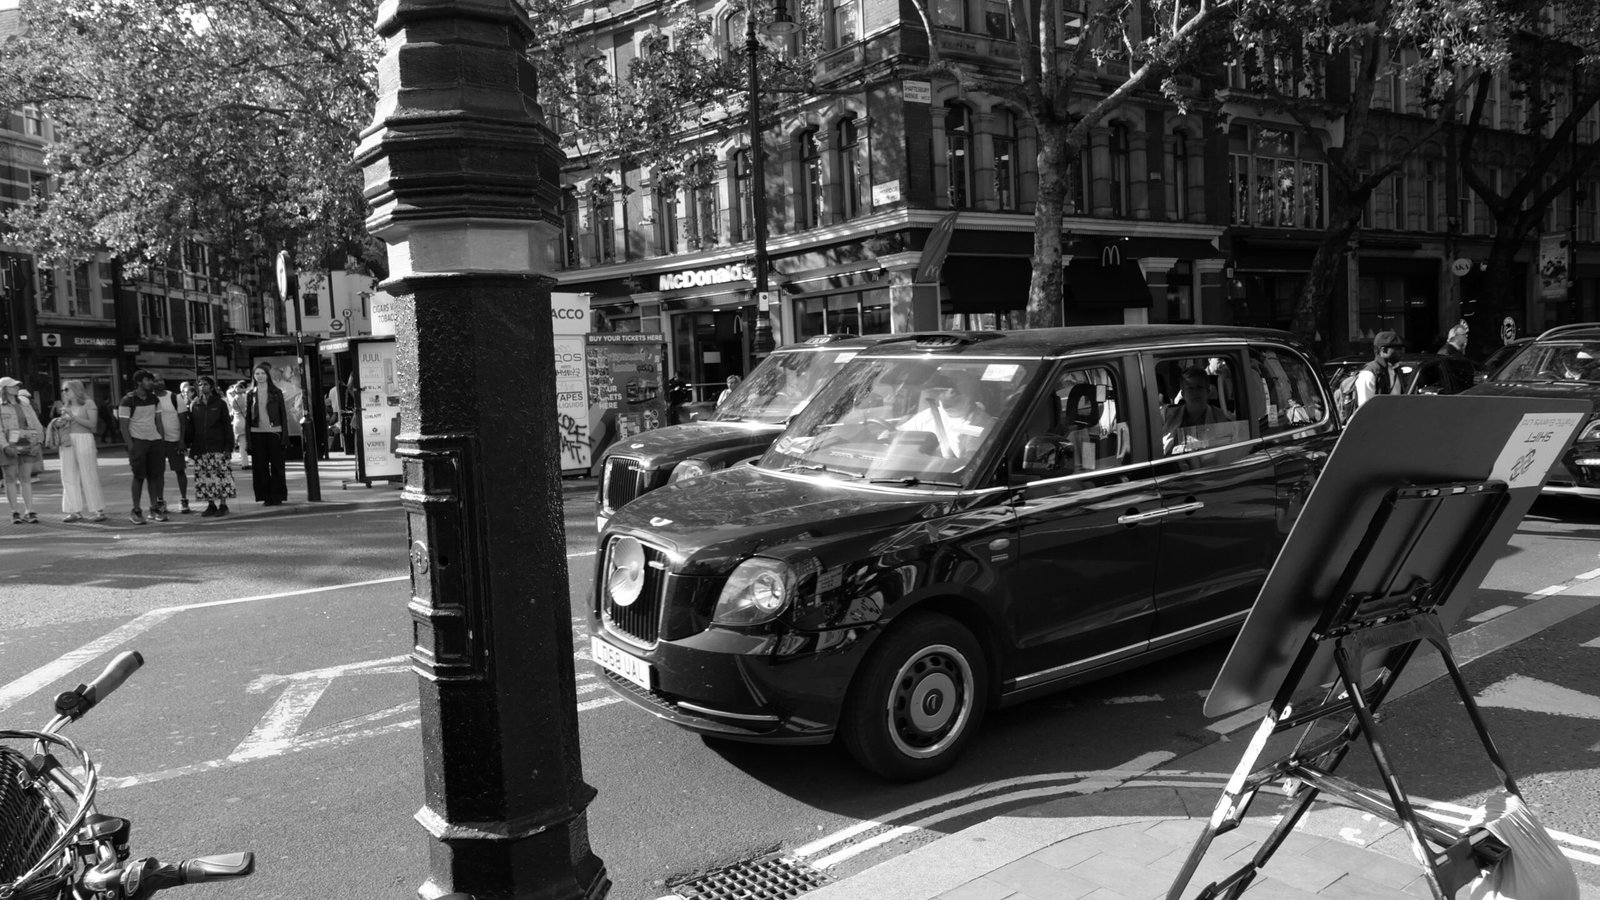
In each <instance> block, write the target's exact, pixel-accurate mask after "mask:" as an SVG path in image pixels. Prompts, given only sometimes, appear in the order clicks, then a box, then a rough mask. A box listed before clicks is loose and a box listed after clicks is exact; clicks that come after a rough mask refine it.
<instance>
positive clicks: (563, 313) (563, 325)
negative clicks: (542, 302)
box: [550, 293, 589, 335]
mask: <svg viewBox="0 0 1600 900" xmlns="http://www.w3.org/2000/svg"><path fill="white" fill-rule="evenodd" d="M550 331H551V333H552V334H557V335H579V334H585V333H587V332H588V331H589V295H588V294H567V293H553V294H551V295H550Z"/></svg>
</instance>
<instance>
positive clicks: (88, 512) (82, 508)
mask: <svg viewBox="0 0 1600 900" xmlns="http://www.w3.org/2000/svg"><path fill="white" fill-rule="evenodd" d="M55 421H56V422H57V423H61V422H64V423H65V424H57V425H53V427H55V428H57V429H58V431H57V434H58V435H59V437H60V441H61V443H60V444H59V446H58V448H57V452H58V453H59V454H60V456H61V511H62V512H64V513H66V514H67V517H66V518H65V519H63V520H62V521H63V522H81V521H89V522H104V521H105V520H106V499H105V494H104V492H103V491H101V490H100V450H99V448H97V447H96V446H95V439H94V433H95V430H96V428H98V427H99V424H100V408H99V407H98V406H97V405H95V402H94V400H92V399H91V398H90V397H89V392H88V391H87V390H85V389H84V387H83V382H81V381H78V380H77V379H69V380H67V381H63V382H61V416H60V418H58V419H56V420H55Z"/></svg>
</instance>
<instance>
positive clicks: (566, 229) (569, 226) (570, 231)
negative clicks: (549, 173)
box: [561, 187, 582, 269]
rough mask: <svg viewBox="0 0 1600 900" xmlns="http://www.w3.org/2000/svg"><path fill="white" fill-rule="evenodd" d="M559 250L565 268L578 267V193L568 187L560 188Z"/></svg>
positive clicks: (579, 257)
mask: <svg viewBox="0 0 1600 900" xmlns="http://www.w3.org/2000/svg"><path fill="white" fill-rule="evenodd" d="M561 252H562V259H564V260H566V264H567V268H569V269H575V268H577V267H578V265H579V263H580V262H581V260H582V256H581V254H580V253H579V251H578V194H577V191H575V190H573V189H572V188H570V187H568V188H562V189H561Z"/></svg>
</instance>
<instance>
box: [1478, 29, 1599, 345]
mask: <svg viewBox="0 0 1600 900" xmlns="http://www.w3.org/2000/svg"><path fill="white" fill-rule="evenodd" d="M1494 6H1495V10H1496V13H1497V15H1496V19H1497V21H1498V23H1499V25H1500V27H1501V28H1502V29H1504V31H1505V40H1506V46H1507V48H1508V52H1509V61H1508V64H1507V65H1506V66H1505V67H1504V68H1503V70H1502V71H1501V72H1500V73H1499V75H1498V77H1496V76H1495V73H1492V72H1488V71H1481V72H1479V73H1477V75H1476V77H1475V78H1473V79H1472V81H1471V83H1470V84H1469V86H1468V89H1467V95H1466V96H1467V97H1468V98H1469V99H1470V103H1471V105H1470V107H1469V109H1468V111H1467V114H1466V116H1465V118H1464V120H1463V121H1462V122H1461V124H1460V128H1459V153H1458V158H1459V159H1460V167H1461V175H1462V178H1463V180H1464V181H1465V182H1466V184H1467V186H1468V187H1469V188H1470V189H1471V190H1472V192H1473V193H1474V194H1476V195H1477V196H1478V197H1480V198H1481V199H1482V200H1483V203H1484V206H1485V208H1486V209H1487V210H1488V212H1489V217H1490V218H1491V219H1492V220H1493V222H1494V237H1493V241H1492V242H1491V244H1490V247H1489V258H1488V260H1487V262H1488V268H1487V271H1486V272H1485V275H1484V279H1483V291H1482V296H1480V297H1478V298H1474V299H1476V300H1477V301H1478V304H1479V307H1478V309H1477V310H1476V311H1477V312H1478V313H1479V314H1480V315H1481V316H1483V317H1486V318H1493V319H1496V320H1498V317H1499V316H1500V315H1503V314H1506V313H1512V312H1520V311H1521V310H1522V309H1523V308H1524V304H1525V301H1526V299H1527V298H1526V288H1527V283H1526V282H1525V281H1524V280H1522V279H1520V278H1518V277H1517V268H1516V264H1515V263H1516V257H1517V255H1518V254H1519V253H1521V252H1523V251H1524V249H1525V248H1526V247H1527V244H1528V237H1529V236H1530V235H1531V234H1533V233H1534V231H1535V230H1537V229H1539V228H1540V227H1541V226H1542V223H1543V222H1544V220H1545V217H1546V214H1547V213H1548V212H1549V211H1550V210H1551V208H1552V207H1555V206H1558V205H1559V204H1560V202H1561V201H1562V200H1563V199H1564V198H1567V197H1570V195H1571V191H1572V190H1573V188H1574V186H1575V185H1576V184H1577V182H1578V181H1579V180H1580V179H1581V178H1584V177H1585V176H1586V175H1588V173H1590V172H1591V171H1592V170H1593V169H1594V166H1595V163H1596V161H1597V160H1600V128H1592V129H1590V131H1589V133H1588V134H1587V136H1584V137H1580V126H1581V125H1582V123H1583V121H1584V120H1585V119H1587V118H1589V117H1591V115H1593V114H1594V113H1595V110H1596V108H1597V107H1600V6H1596V5H1595V4H1594V3H1593V2H1591V0H1558V2H1549V0H1539V2H1533V0H1497V2H1496V3H1495V4H1494ZM1504 86H1509V87H1510V90H1509V91H1508V92H1507V96H1508V97H1509V98H1510V99H1512V100H1514V101H1516V106H1515V107H1513V109H1519V110H1521V111H1522V113H1523V116H1522V118H1521V120H1520V121H1506V122H1504V124H1503V125H1499V126H1498V127H1497V124H1498V123H1496V122H1494V121H1491V120H1490V115H1489V113H1488V110H1490V109H1498V108H1499V107H1500V104H1499V103H1498V102H1494V103H1493V105H1491V101H1497V100H1498V98H1497V96H1496V95H1497V94H1498V93H1500V91H1501V89H1502V87H1504ZM1510 116H1511V112H1510V111H1507V112H1506V118H1507V119H1508V120H1509V119H1510ZM1495 156H1499V157H1501V158H1502V159H1503V160H1507V159H1512V158H1517V157H1520V158H1522V159H1523V160H1525V161H1526V164H1525V165H1521V166H1517V167H1515V168H1510V169H1509V176H1510V177H1507V178H1505V179H1504V180H1503V181H1501V180H1499V179H1496V178H1494V177H1493V176H1491V172H1492V171H1494V172H1497V174H1502V175H1503V174H1506V173H1507V171H1508V170H1500V169H1498V167H1496V166H1494V165H1493V164H1492V160H1493V159H1494V157H1495ZM1588 212H1589V213H1590V214H1592V213H1593V211H1592V210H1590V211H1588ZM1462 224H1463V227H1465V226H1467V225H1469V224H1470V223H1462Z"/></svg>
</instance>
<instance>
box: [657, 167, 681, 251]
mask: <svg viewBox="0 0 1600 900" xmlns="http://www.w3.org/2000/svg"><path fill="white" fill-rule="evenodd" d="M656 249H657V250H659V251H660V252H661V253H664V254H671V253H677V252H678V184H677V182H676V181H674V180H670V179H669V180H663V181H662V182H661V183H659V184H657V185H656Z"/></svg>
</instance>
